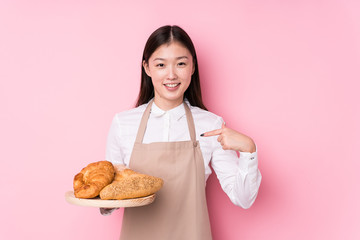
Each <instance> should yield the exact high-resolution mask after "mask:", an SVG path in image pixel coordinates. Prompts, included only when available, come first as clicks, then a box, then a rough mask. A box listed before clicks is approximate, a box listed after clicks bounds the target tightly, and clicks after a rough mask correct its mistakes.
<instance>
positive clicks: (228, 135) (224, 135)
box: [200, 123, 256, 153]
mask: <svg viewBox="0 0 360 240" xmlns="http://www.w3.org/2000/svg"><path fill="white" fill-rule="evenodd" d="M200 136H202V137H210V136H218V138H217V141H218V142H219V143H220V144H221V146H222V148H223V149H224V150H235V151H240V152H250V153H252V152H255V151H256V147H255V143H254V141H253V140H252V139H251V138H250V137H248V136H246V135H244V134H242V133H239V132H237V131H235V130H233V129H231V128H228V127H226V126H225V123H223V124H222V127H221V128H220V129H216V130H213V131H210V132H206V133H203V134H201V135H200Z"/></svg>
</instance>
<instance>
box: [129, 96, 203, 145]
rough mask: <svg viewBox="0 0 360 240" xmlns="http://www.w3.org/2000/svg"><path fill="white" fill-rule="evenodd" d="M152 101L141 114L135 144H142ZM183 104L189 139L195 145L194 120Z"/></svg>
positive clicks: (186, 106) (187, 107)
mask: <svg viewBox="0 0 360 240" xmlns="http://www.w3.org/2000/svg"><path fill="white" fill-rule="evenodd" d="M153 101H154V99H152V100H151V101H150V102H149V103H148V105H147V107H146V109H145V112H144V114H143V116H142V118H141V122H140V126H139V130H138V132H137V135H136V140H135V142H136V143H142V142H143V139H144V135H145V131H146V125H147V122H148V119H149V116H150V111H151V106H152V104H153ZM183 104H184V108H185V113H186V120H187V123H188V128H189V133H190V138H191V141H192V142H194V143H195V142H196V135H195V123H194V119H193V116H192V113H191V111H190V108H189V106H188V105H187V104H186V103H185V102H184V103H183Z"/></svg>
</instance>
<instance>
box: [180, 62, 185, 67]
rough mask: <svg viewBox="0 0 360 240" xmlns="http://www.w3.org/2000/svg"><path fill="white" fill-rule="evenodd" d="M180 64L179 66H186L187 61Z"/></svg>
mask: <svg viewBox="0 0 360 240" xmlns="http://www.w3.org/2000/svg"><path fill="white" fill-rule="evenodd" d="M178 65H179V66H186V63H184V62H179V63H178Z"/></svg>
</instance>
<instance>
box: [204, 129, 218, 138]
mask: <svg viewBox="0 0 360 240" xmlns="http://www.w3.org/2000/svg"><path fill="white" fill-rule="evenodd" d="M221 131H222V129H216V130H212V131H210V132H206V133H203V134H201V135H200V136H201V137H210V136H216V135H220V134H221Z"/></svg>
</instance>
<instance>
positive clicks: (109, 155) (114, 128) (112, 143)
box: [100, 116, 125, 216]
mask: <svg viewBox="0 0 360 240" xmlns="http://www.w3.org/2000/svg"><path fill="white" fill-rule="evenodd" d="M119 131H120V129H119V124H118V120H117V116H115V117H114V118H113V121H112V123H111V126H110V130H109V133H108V137H107V143H106V160H107V161H110V162H112V164H113V165H114V167H115V170H116V171H121V170H122V169H123V168H124V167H125V165H124V160H123V156H124V154H123V151H122V150H121V147H120V144H119V141H118V138H119V135H118V134H119ZM116 209H118V208H100V213H101V215H103V216H108V215H111V213H112V212H113V211H114V210H116Z"/></svg>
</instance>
